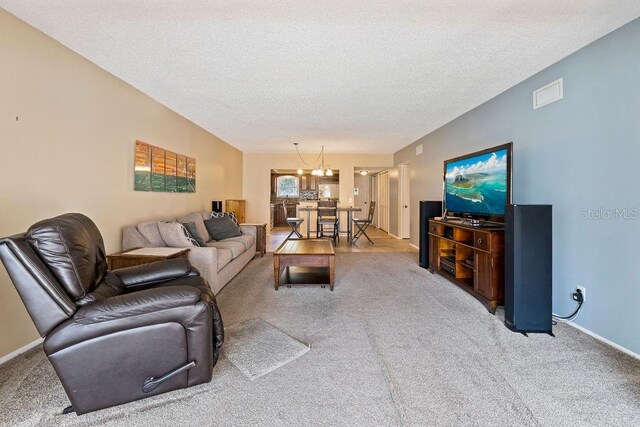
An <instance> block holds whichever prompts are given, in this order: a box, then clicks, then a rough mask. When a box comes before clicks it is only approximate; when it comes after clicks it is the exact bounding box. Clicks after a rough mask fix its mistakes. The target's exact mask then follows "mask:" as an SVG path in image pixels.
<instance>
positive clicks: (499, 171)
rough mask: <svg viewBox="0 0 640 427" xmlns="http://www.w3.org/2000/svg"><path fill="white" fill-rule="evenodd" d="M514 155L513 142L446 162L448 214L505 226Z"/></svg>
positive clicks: (445, 197) (446, 208)
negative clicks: (500, 223) (501, 223)
mask: <svg viewBox="0 0 640 427" xmlns="http://www.w3.org/2000/svg"><path fill="white" fill-rule="evenodd" d="M511 154H512V143H511V142H510V143H508V144H504V145H499V146H497V147H492V148H488V149H486V150H482V151H478V152H475V153H471V154H467V155H464V156H461V157H456V158H455V159H450V160H447V161H445V162H444V200H443V207H444V209H445V212H446V214H447V215H448V216H460V217H465V218H477V219H485V220H488V221H495V222H504V215H505V211H506V207H507V204H509V203H511Z"/></svg>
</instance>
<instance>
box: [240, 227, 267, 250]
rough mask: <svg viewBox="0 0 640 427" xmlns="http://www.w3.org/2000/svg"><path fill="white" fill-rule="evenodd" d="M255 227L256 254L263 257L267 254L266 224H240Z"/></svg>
mask: <svg viewBox="0 0 640 427" xmlns="http://www.w3.org/2000/svg"><path fill="white" fill-rule="evenodd" d="M241 225H252V226H254V227H256V230H257V233H256V252H257V253H258V254H259V255H260V256H261V257H263V256H264V255H265V254H266V253H267V224H266V223H265V224H247V223H245V224H241Z"/></svg>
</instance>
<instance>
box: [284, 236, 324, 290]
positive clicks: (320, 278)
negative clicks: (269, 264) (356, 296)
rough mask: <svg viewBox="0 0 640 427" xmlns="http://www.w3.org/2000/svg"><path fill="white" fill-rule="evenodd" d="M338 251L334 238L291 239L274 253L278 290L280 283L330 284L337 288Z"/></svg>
mask: <svg viewBox="0 0 640 427" xmlns="http://www.w3.org/2000/svg"><path fill="white" fill-rule="evenodd" d="M335 255H336V253H335V252H334V250H333V242H332V241H331V240H324V239H300V240H287V241H286V242H284V243H283V244H282V245H280V247H279V248H278V249H276V251H275V252H274V253H273V276H274V285H275V288H276V291H277V290H278V286H280V284H283V285H288V286H290V285H292V284H321V285H322V287H323V288H324V287H325V285H327V284H328V285H329V288H330V289H331V290H333V282H334V271H335V269H334V260H335Z"/></svg>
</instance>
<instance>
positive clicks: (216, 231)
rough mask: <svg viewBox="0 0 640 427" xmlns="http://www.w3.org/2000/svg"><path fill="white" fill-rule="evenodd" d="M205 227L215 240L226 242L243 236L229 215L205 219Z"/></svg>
mask: <svg viewBox="0 0 640 427" xmlns="http://www.w3.org/2000/svg"><path fill="white" fill-rule="evenodd" d="M204 226H205V227H207V230H208V231H209V234H210V235H211V238H212V239H213V240H224V239H228V238H230V237H238V236H242V233H241V232H240V229H239V228H238V226H237V225H236V223H235V222H233V219H231V217H230V216H228V215H224V216H221V217H218V218H211V219H205V220H204Z"/></svg>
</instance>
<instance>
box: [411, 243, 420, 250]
mask: <svg viewBox="0 0 640 427" xmlns="http://www.w3.org/2000/svg"><path fill="white" fill-rule="evenodd" d="M409 246H411V247H412V248H416V249H417V250H420V248H419V247H417V246H416V245H414V244H413V243H409Z"/></svg>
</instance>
